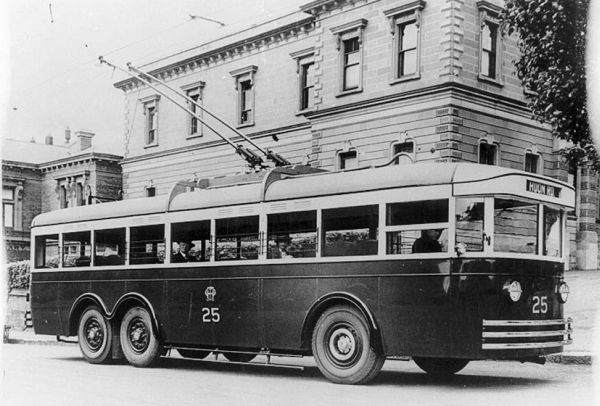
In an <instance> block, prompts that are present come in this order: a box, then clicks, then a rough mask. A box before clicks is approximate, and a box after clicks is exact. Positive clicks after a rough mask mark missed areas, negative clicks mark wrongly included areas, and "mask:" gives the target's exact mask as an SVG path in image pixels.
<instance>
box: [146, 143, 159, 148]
mask: <svg viewBox="0 0 600 406" xmlns="http://www.w3.org/2000/svg"><path fill="white" fill-rule="evenodd" d="M154 147H158V142H154V143H152V144H146V145H144V148H154Z"/></svg>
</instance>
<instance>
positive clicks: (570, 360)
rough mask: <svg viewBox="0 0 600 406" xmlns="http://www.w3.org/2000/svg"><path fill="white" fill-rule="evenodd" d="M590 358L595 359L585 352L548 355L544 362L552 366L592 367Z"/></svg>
mask: <svg viewBox="0 0 600 406" xmlns="http://www.w3.org/2000/svg"><path fill="white" fill-rule="evenodd" d="M592 358H595V357H594V356H593V355H592V354H591V353H587V352H574V353H569V352H564V353H562V354H552V355H548V356H547V357H546V361H547V362H550V363H554V364H571V365H592Z"/></svg>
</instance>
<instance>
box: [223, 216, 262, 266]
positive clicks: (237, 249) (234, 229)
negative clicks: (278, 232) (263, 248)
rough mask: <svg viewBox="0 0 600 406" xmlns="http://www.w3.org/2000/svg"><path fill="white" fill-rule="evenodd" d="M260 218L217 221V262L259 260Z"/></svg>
mask: <svg viewBox="0 0 600 406" xmlns="http://www.w3.org/2000/svg"><path fill="white" fill-rule="evenodd" d="M258 224H259V221H258V216H247V217H234V218H226V219H217V221H216V238H215V240H216V253H215V256H216V257H215V260H217V261H231V260H236V259H257V258H258V249H259V247H260V241H259V238H258Z"/></svg>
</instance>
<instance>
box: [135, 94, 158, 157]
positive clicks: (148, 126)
mask: <svg viewBox="0 0 600 406" xmlns="http://www.w3.org/2000/svg"><path fill="white" fill-rule="evenodd" d="M139 101H140V103H142V105H143V106H144V117H145V118H144V148H149V147H156V146H158V132H159V128H160V125H159V124H160V123H159V115H158V113H159V108H158V102H159V101H160V96H159V95H157V94H154V95H151V96H147V97H144V98H141V99H139ZM151 114H152V115H151ZM153 118H154V120H153ZM151 131H154V134H153V138H152V139H151V138H150V132H151Z"/></svg>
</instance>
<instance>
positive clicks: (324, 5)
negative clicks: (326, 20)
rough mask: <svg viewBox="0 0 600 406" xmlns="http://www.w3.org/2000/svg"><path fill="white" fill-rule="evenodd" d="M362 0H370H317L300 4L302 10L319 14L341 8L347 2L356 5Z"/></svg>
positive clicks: (364, 0)
mask: <svg viewBox="0 0 600 406" xmlns="http://www.w3.org/2000/svg"><path fill="white" fill-rule="evenodd" d="M361 1H362V2H367V1H369V0H316V1H312V2H310V3H307V4H305V5H303V6H300V10H302V11H303V12H305V13H307V14H310V15H312V16H318V15H319V14H323V13H326V12H328V11H331V10H334V9H337V8H341V7H342V6H344V5H346V4H350V5H354V4H356V3H359V2H361Z"/></svg>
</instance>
